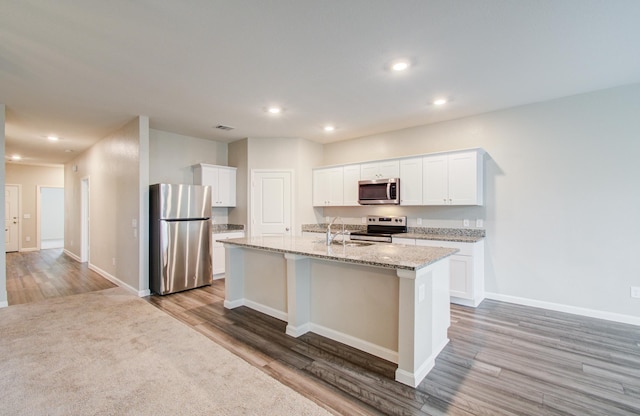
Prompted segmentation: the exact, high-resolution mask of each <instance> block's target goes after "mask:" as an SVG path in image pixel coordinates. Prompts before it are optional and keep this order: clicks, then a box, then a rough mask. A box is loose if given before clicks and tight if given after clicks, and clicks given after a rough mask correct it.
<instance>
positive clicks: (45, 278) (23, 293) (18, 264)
mask: <svg viewBox="0 0 640 416" xmlns="http://www.w3.org/2000/svg"><path fill="white" fill-rule="evenodd" d="M112 287H116V285H115V284H113V283H111V282H110V281H108V280H107V279H105V278H103V277H102V276H100V275H99V274H98V273H96V272H94V271H92V270H89V267H88V265H87V263H78V262H77V261H75V260H73V259H72V258H71V257H69V256H67V255H66V254H64V252H63V249H61V248H55V249H48V250H40V251H29V252H15V253H7V298H8V301H9V306H11V305H18V304H21V303H30V302H37V301H40V300H43V299H48V298H54V297H60V296H68V295H75V294H79V293H87V292H93V291H96V290H103V289H109V288H112Z"/></svg>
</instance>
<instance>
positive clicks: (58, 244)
mask: <svg viewBox="0 0 640 416" xmlns="http://www.w3.org/2000/svg"><path fill="white" fill-rule="evenodd" d="M37 197H38V200H37V202H36V205H37V211H38V218H39V221H38V222H37V225H38V228H39V230H38V233H37V234H38V247H40V249H42V250H46V249H49V248H62V247H64V188H58V187H46V186H38V193H37Z"/></svg>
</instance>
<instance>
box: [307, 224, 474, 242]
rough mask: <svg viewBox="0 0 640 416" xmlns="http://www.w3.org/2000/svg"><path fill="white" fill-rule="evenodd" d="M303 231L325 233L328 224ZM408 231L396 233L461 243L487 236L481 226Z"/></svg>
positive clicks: (355, 227) (348, 226)
mask: <svg viewBox="0 0 640 416" xmlns="http://www.w3.org/2000/svg"><path fill="white" fill-rule="evenodd" d="M339 227H341V224H338V225H333V226H332V228H331V229H332V231H334V232H335V231H337V230H339V229H341V228H339ZM345 229H347V230H349V231H366V230H367V226H366V225H354V224H345ZM302 231H303V232H312V233H325V232H326V231H327V224H303V225H302ZM407 231H408V232H406V233H400V234H394V236H395V237H400V238H414V239H416V240H436V241H455V242H459V243H476V242H478V241H480V240H482V239H484V238H485V230H483V229H479V228H430V227H408V230H407Z"/></svg>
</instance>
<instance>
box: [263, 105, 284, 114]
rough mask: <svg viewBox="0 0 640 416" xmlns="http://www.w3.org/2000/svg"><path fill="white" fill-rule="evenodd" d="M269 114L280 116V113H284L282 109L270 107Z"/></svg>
mask: <svg viewBox="0 0 640 416" xmlns="http://www.w3.org/2000/svg"><path fill="white" fill-rule="evenodd" d="M267 112H268V113H269V114H280V113H282V108H280V107H276V106H273V107H269V108H267Z"/></svg>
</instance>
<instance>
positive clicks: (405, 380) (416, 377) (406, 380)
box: [396, 338, 449, 387]
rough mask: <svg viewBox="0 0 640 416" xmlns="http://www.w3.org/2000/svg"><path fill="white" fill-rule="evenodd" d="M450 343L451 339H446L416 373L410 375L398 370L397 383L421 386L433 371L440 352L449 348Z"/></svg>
mask: <svg viewBox="0 0 640 416" xmlns="http://www.w3.org/2000/svg"><path fill="white" fill-rule="evenodd" d="M448 343H449V338H446V339H445V340H444V342H443V343H442V344H441V345H438V346H437V347H436V349H435V351H433V352H432V353H431V355H430V356H429V357H428V358H427V359H426V360H425V361H424V362H423V363H422V364H421V365H420V367H418V369H417V370H416V371H415V372H413V373H410V372H408V371H405V370H401V369H399V368H398V369H397V370H396V381H398V382H400V383H402V384H406V385H408V386H411V387H418V384H420V383H421V382H422V380H424V378H425V377H426V376H427V374H429V371H431V370H432V369H433V367H434V366H435V364H436V357H437V356H438V354H440V352H442V350H443V349H444V347H446V346H447V344H448Z"/></svg>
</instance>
